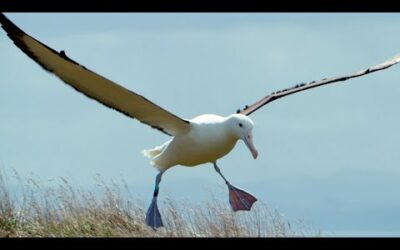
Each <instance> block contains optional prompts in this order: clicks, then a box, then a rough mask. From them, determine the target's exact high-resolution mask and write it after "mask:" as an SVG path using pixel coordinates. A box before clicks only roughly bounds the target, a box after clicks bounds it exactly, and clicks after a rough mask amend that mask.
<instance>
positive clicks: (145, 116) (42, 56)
mask: <svg viewBox="0 0 400 250" xmlns="http://www.w3.org/2000/svg"><path fill="white" fill-rule="evenodd" d="M0 23H1V26H2V27H3V29H4V30H5V31H6V32H7V35H8V36H9V37H10V38H11V40H12V41H13V42H14V44H15V45H16V46H17V47H18V48H20V49H21V50H22V51H23V52H24V53H25V54H26V55H28V56H29V57H30V58H32V59H33V60H34V61H35V62H36V63H38V64H39V65H40V66H42V68H43V69H45V70H47V71H49V72H51V73H53V74H55V75H56V76H57V77H59V78H60V79H61V80H62V81H64V82H65V83H66V84H68V85H70V86H71V87H73V88H74V89H76V90H77V91H79V92H81V93H83V94H85V95H86V96H88V97H90V98H92V99H94V100H96V101H98V102H100V103H102V104H104V105H105V106H107V107H109V108H112V109H115V110H117V111H119V112H121V113H123V114H125V115H127V116H129V117H131V118H135V119H138V120H139V121H141V122H143V123H145V124H147V125H149V126H151V127H152V128H155V129H158V130H160V131H162V132H164V133H166V134H168V135H177V134H182V133H186V132H187V131H189V129H190V127H191V125H190V122H189V121H187V120H184V119H182V118H179V117H178V116H176V115H174V114H172V113H170V112H168V111H167V110H165V109H163V108H161V107H160V106H158V105H156V104H154V103H153V102H151V101H149V100H148V99H146V98H145V97H143V96H141V95H139V94H136V93H135V92H132V91H130V90H128V89H126V88H124V87H122V86H120V85H118V84H116V83H115V82H113V81H111V80H108V79H107V78H105V77H103V76H101V75H99V74H97V73H95V72H93V71H91V70H88V69H87V68H85V67H84V66H82V65H80V64H79V63H77V62H75V61H73V60H72V59H70V58H69V57H67V55H66V54H65V52H64V51H61V52H60V53H58V52H57V51H55V50H53V49H52V48H50V47H48V46H47V45H45V44H43V43H41V42H39V41H38V40H36V39H35V38H33V37H31V36H29V35H28V34H26V33H25V32H24V31H22V30H21V29H20V28H18V27H17V26H16V25H15V24H13V23H12V22H11V21H10V20H9V19H8V18H7V17H6V16H5V15H4V14H2V13H0Z"/></svg>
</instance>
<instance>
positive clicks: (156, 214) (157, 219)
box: [146, 172, 164, 230]
mask: <svg viewBox="0 0 400 250" xmlns="http://www.w3.org/2000/svg"><path fill="white" fill-rule="evenodd" d="M163 173H164V172H160V173H158V174H157V176H156V185H155V187H154V193H153V199H152V200H151V204H150V207H149V209H148V210H147V213H146V224H147V225H148V226H150V227H151V228H153V229H154V230H155V229H156V228H158V227H163V226H164V225H163V222H162V219H161V214H160V211H159V210H158V206H157V196H158V191H159V190H160V188H159V184H160V182H161V176H162V174H163Z"/></svg>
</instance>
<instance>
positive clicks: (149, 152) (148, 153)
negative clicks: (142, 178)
mask: <svg viewBox="0 0 400 250" xmlns="http://www.w3.org/2000/svg"><path fill="white" fill-rule="evenodd" d="M162 150H163V147H162V146H157V147H155V148H152V149H145V150H142V154H143V155H144V156H146V157H147V158H149V159H153V158H155V157H156V156H157V155H159V154H160V153H161V152H162Z"/></svg>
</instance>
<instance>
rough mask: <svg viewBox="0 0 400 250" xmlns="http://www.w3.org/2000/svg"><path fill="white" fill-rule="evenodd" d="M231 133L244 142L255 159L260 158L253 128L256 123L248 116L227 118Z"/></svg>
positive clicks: (236, 115)
mask: <svg viewBox="0 0 400 250" xmlns="http://www.w3.org/2000/svg"><path fill="white" fill-rule="evenodd" d="M227 123H228V126H229V132H230V133H231V134H232V136H234V137H235V138H237V139H240V140H243V141H244V143H245V144H246V146H247V147H248V148H249V150H250V152H251V154H252V155H253V157H254V159H256V158H257V156H258V151H257V149H256V147H255V146H254V143H253V134H252V131H253V127H254V122H253V121H252V120H251V119H250V118H249V117H247V116H245V115H242V114H233V115H230V116H228V117H227Z"/></svg>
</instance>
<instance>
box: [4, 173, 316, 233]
mask: <svg viewBox="0 0 400 250" xmlns="http://www.w3.org/2000/svg"><path fill="white" fill-rule="evenodd" d="M12 178H15V180H17V183H18V187H17V188H13V189H12V190H14V189H15V190H16V191H14V193H12V192H11V188H10V186H9V185H8V182H7V181H8V180H9V179H8V177H6V176H5V174H4V172H2V173H0V236H1V237H26V236H29V237H32V236H33V237H44V236H45V237H93V236H112V237H281V236H283V237H291V236H304V235H307V236H318V235H319V232H317V231H316V230H312V229H311V230H310V229H309V228H307V227H305V226H304V225H302V224H301V223H299V222H297V223H296V224H295V225H291V223H289V222H287V221H285V220H284V219H283V217H282V216H281V215H280V214H279V213H278V212H277V211H275V210H271V209H269V208H268V207H267V206H266V205H265V204H263V203H261V202H257V203H256V204H255V205H254V207H253V209H252V211H251V212H238V213H234V212H232V210H231V209H230V207H229V204H228V202H227V200H225V199H221V198H218V197H216V196H213V195H211V197H210V198H209V200H207V201H205V202H204V203H202V204H201V205H198V204H193V203H188V202H176V201H174V200H172V199H170V198H164V197H162V198H161V199H160V209H161V213H162V215H163V220H164V224H165V228H162V229H160V230H157V231H153V230H152V229H150V228H149V227H147V226H146V225H145V224H144V214H145V209H146V208H147V205H148V204H147V202H149V201H134V200H131V199H130V198H126V195H123V189H127V186H126V185H124V184H122V185H117V184H113V183H111V184H107V183H105V182H104V181H101V180H100V181H99V183H98V184H99V185H97V188H98V189H99V190H98V192H97V190H96V194H93V192H90V191H87V190H83V189H80V188H74V187H72V186H71V185H69V183H68V181H67V180H65V179H63V178H60V184H58V185H57V186H55V187H45V186H44V185H43V184H41V183H39V182H38V181H37V180H34V179H32V178H21V177H19V176H18V174H15V176H14V177H12ZM121 186H122V187H121ZM97 193H100V194H97ZM224 197H225V194H224ZM225 198H226V197H225ZM293 228H296V229H293Z"/></svg>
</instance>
